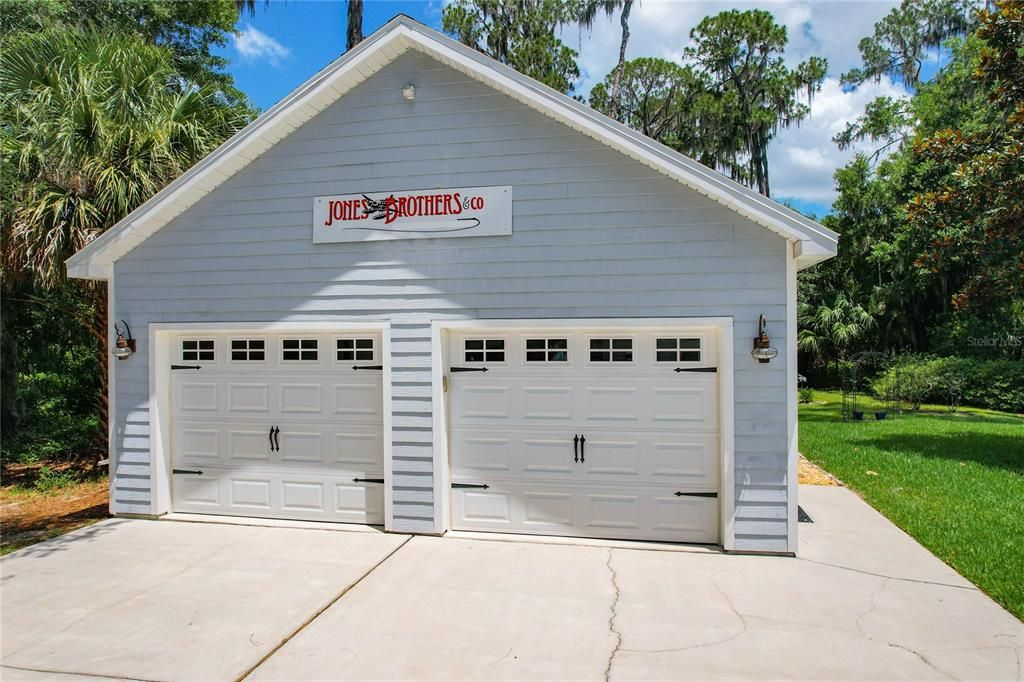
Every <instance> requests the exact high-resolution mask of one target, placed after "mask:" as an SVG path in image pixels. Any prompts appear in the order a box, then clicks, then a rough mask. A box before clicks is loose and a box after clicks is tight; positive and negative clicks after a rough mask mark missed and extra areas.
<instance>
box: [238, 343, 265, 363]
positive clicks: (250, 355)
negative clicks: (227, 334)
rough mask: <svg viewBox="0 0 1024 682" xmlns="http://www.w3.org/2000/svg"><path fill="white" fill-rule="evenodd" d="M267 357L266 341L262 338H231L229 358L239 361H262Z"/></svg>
mask: <svg viewBox="0 0 1024 682" xmlns="http://www.w3.org/2000/svg"><path fill="white" fill-rule="evenodd" d="M266 359H267V342H266V340H264V339H231V360H232V361H239V362H263V361H264V360H266Z"/></svg>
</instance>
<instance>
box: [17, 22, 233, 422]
mask: <svg viewBox="0 0 1024 682" xmlns="http://www.w3.org/2000/svg"><path fill="white" fill-rule="evenodd" d="M172 65H173V56H172V55H171V53H170V52H169V51H168V50H167V49H165V48H163V47H159V46H155V45H152V44H148V43H146V42H145V41H143V40H142V39H140V38H137V37H132V36H125V35H109V34H104V33H100V32H89V31H87V32H73V31H68V30H64V29H59V30H50V31H45V32H42V33H36V34H30V35H26V36H25V37H21V38H19V39H18V40H17V44H9V45H6V46H5V49H4V50H3V51H2V54H0V120H3V121H4V124H3V126H0V159H2V164H3V168H4V173H3V178H2V183H3V184H2V196H3V200H4V201H3V204H4V211H3V216H2V224H0V226H2V230H3V238H4V239H3V245H2V253H0V256H2V261H3V278H4V284H5V285H6V286H10V285H11V283H12V282H13V281H15V280H18V281H20V282H22V283H24V282H26V281H27V282H30V283H31V284H32V285H34V286H36V287H41V288H50V287H54V286H59V285H61V284H63V283H64V282H65V279H66V273H65V270H64V261H65V260H66V259H67V258H68V257H69V256H71V255H72V254H73V253H75V252H76V251H78V250H79V249H81V248H82V247H83V246H85V245H86V244H88V243H89V242H90V241H92V240H93V239H95V238H96V237H97V236H99V235H100V234H102V233H103V232H104V231H105V230H107V229H108V228H109V227H111V226H112V225H114V224H115V223H116V222H117V221H119V220H120V219H121V218H123V217H124V216H125V215H127V214H128V213H129V212H130V211H132V210H133V209H134V208H135V207H137V206H138V205H139V204H141V203H143V202H144V201H146V200H147V199H149V197H151V196H153V194H155V193H156V192H158V191H159V190H160V189H161V188H163V187H164V186H165V185H166V184H167V183H169V182H170V181H172V180H173V179H175V178H176V177H177V176H178V175H180V174H181V173H182V172H184V171H185V170H187V169H188V168H189V167H191V166H192V165H193V164H195V163H196V162H198V161H199V160H200V159H202V158H203V157H205V156H206V155H207V154H209V153H210V152H211V151H213V150H214V149H215V148H216V147H217V146H218V145H219V144H220V143H221V142H223V141H224V140H225V139H227V138H228V137H230V136H231V135H232V134H233V133H234V132H235V131H236V130H238V129H239V128H240V127H242V126H243V125H244V124H245V123H247V122H248V119H249V116H250V113H249V111H248V109H247V108H245V107H244V106H239V105H233V104H229V103H228V102H227V100H226V99H225V98H224V97H223V95H222V93H220V92H218V91H217V90H215V89H213V88H212V87H198V86H195V85H193V84H191V83H189V82H187V81H185V80H183V79H182V78H181V77H180V75H179V74H177V73H176V72H175V71H174V69H173V66H172ZM89 298H90V299H91V301H92V304H93V315H92V319H91V320H89V321H86V322H87V324H88V327H89V328H90V331H91V332H92V334H93V336H94V337H95V338H96V342H97V350H98V352H100V354H101V357H102V360H101V362H102V364H103V366H104V367H105V366H106V362H107V357H108V353H107V346H108V343H109V339H108V338H107V329H106V287H103V286H92V287H90V289H89ZM103 375H104V377H105V376H106V372H104V373H103ZM101 395H102V396H103V400H104V402H103V404H102V405H101V410H100V411H101V414H102V416H103V417H104V418H105V417H106V404H105V396H106V391H105V390H104V391H101Z"/></svg>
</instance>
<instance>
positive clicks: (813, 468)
mask: <svg viewBox="0 0 1024 682" xmlns="http://www.w3.org/2000/svg"><path fill="white" fill-rule="evenodd" d="M797 472H798V474H799V476H798V480H799V481H800V483H802V484H804V485H831V486H840V485H842V484H843V483H842V481H840V480H839V479H838V478H836V477H835V476H833V475H832V474H830V473H829V472H827V471H825V470H824V469H822V468H821V467H820V466H818V465H817V464H815V463H813V462H811V461H810V460H809V459H807V458H806V457H804V456H803V455H800V458H799V460H798V461H797Z"/></svg>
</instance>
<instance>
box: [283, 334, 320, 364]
mask: <svg viewBox="0 0 1024 682" xmlns="http://www.w3.org/2000/svg"><path fill="white" fill-rule="evenodd" d="M318 345H319V344H318V342H317V340H316V339H282V340H281V359H282V360H299V361H315V360H317V359H319V357H320V353H319V350H318Z"/></svg>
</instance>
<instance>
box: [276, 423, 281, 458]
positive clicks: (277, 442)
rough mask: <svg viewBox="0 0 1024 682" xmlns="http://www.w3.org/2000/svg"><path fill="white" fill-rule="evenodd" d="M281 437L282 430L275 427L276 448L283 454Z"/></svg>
mask: <svg viewBox="0 0 1024 682" xmlns="http://www.w3.org/2000/svg"><path fill="white" fill-rule="evenodd" d="M280 435H281V428H280V427H278V426H275V427H274V447H275V448H277V451H278V452H281V440H280V438H279V436H280Z"/></svg>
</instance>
